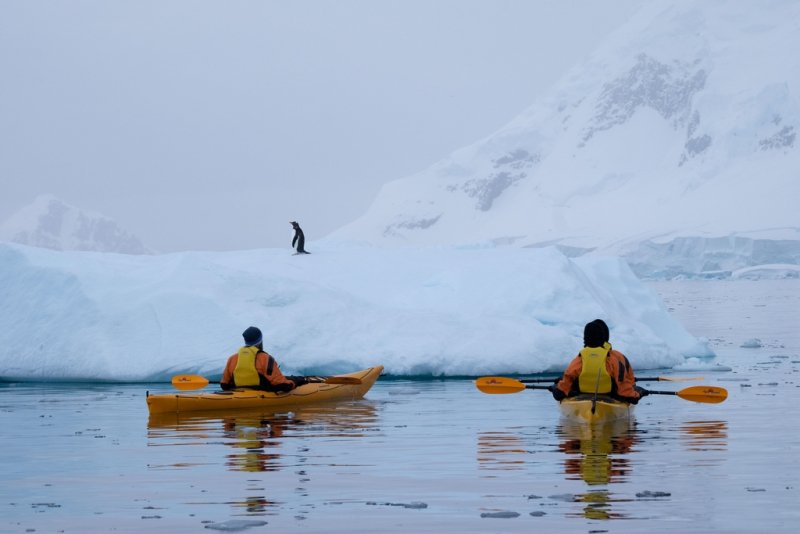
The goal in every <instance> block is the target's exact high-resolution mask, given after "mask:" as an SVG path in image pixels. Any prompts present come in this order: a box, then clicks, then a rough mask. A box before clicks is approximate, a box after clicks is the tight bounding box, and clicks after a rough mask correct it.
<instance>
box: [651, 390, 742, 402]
mask: <svg viewBox="0 0 800 534" xmlns="http://www.w3.org/2000/svg"><path fill="white" fill-rule="evenodd" d="M649 393H650V395H677V396H679V397H680V398H682V399H684V400H688V401H692V402H704V403H706V404H718V403H720V402H722V401H724V400H725V399H727V398H728V390H726V389H724V388H715V387H711V386H694V387H691V388H686V389H682V390H680V391H650V392H649Z"/></svg>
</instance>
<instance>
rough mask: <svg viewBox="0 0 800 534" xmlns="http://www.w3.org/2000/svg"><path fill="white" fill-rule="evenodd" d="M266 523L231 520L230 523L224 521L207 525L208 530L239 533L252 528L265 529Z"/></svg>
mask: <svg viewBox="0 0 800 534" xmlns="http://www.w3.org/2000/svg"><path fill="white" fill-rule="evenodd" d="M266 524H267V522H266V521H253V520H250V519H230V520H228V521H223V522H222V523H212V524H210V525H206V528H210V529H211V530H221V531H223V532H238V531H240V530H245V529H248V528H250V527H263V526H264V525H266Z"/></svg>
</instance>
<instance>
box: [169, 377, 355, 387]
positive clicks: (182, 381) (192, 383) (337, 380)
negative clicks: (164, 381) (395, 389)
mask: <svg viewBox="0 0 800 534" xmlns="http://www.w3.org/2000/svg"><path fill="white" fill-rule="evenodd" d="M211 383H212V382H209V381H208V379H207V378H204V377H202V376H197V375H178V376H176V377H174V378H173V379H172V385H173V386H175V388H176V389H180V390H181V391H192V390H195V389H203V388H204V387H206V386H207V385H209V384H211ZM213 383H214V384H219V382H213ZM309 383H310V384H338V385H345V386H357V385H358V384H360V383H361V379H360V378H353V377H352V376H332V377H330V378H325V379H322V380H309Z"/></svg>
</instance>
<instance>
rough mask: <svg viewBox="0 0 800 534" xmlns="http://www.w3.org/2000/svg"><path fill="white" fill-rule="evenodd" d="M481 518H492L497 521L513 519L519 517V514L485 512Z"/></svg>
mask: <svg viewBox="0 0 800 534" xmlns="http://www.w3.org/2000/svg"><path fill="white" fill-rule="evenodd" d="M481 517H491V518H496V519H513V518H515V517H519V514H518V513H517V512H484V513H482V514H481Z"/></svg>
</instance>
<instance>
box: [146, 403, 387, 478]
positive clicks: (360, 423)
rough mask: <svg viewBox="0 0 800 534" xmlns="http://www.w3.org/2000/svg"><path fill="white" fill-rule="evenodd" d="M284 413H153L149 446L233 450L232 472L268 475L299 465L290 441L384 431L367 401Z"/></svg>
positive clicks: (228, 460)
mask: <svg viewBox="0 0 800 534" xmlns="http://www.w3.org/2000/svg"><path fill="white" fill-rule="evenodd" d="M288 409H291V410H292V411H285V410H288ZM282 410H284V411H283V412H275V411H264V410H259V411H239V412H230V411H227V412H216V411H206V412H192V413H169V414H152V415H151V416H150V418H149V420H148V425H147V428H148V446H150V447H163V446H197V445H202V446H206V447H205V448H206V449H207V448H208V447H207V446H208V445H225V446H227V447H230V448H232V449H234V450H233V451H231V452H229V453H228V454H225V455H224V456H223V457H224V461H223V462H222V463H223V464H224V465H225V466H226V467H228V468H229V469H230V470H231V471H246V472H269V471H277V470H280V469H281V468H283V467H286V466H287V465H289V464H295V463H296V458H295V456H296V454H294V451H292V452H293V454H292V455H291V456H292V458H291V459H290V460H286V459H284V456H286V453H285V452H284V448H285V444H286V443H287V440H288V439H293V438H327V439H336V438H339V439H352V438H359V437H363V436H366V435H370V436H375V434H374V432H375V431H380V427H379V425H378V422H379V421H378V414H377V409H376V407H375V406H374V405H372V404H371V403H368V402H365V401H359V402H353V403H342V402H338V403H336V404H333V403H331V404H318V405H307V406H291V407H282ZM306 451H307V449H306ZM300 452H304V451H303V449H300ZM175 466H177V464H176V465H174V466H172V467H175ZM187 467H188V466H187Z"/></svg>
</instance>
